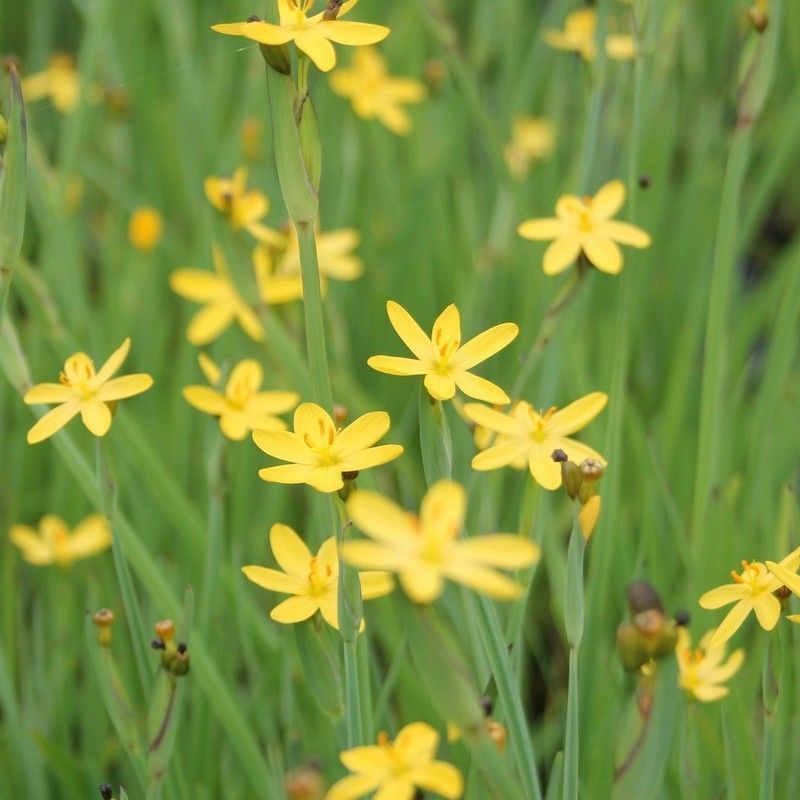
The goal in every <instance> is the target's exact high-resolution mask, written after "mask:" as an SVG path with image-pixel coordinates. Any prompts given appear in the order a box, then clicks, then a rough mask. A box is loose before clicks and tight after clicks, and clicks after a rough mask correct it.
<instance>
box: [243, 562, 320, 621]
mask: <svg viewBox="0 0 800 800" xmlns="http://www.w3.org/2000/svg"><path fill="white" fill-rule="evenodd" d="M242 572H243V573H244V575H245V577H246V578H247V580H249V581H252V582H253V583H255V584H257V585H258V586H260V587H261V588H262V589H269V591H271V592H285V593H286V594H298V593H299V592H304V591H305V590H306V589H307V588H308V580H306V579H300V578H298V577H297V576H296V575H286V574H285V573H283V572H279V571H278V570H277V569H270V568H269V567H259V566H248V567H242ZM312 613H313V612H312Z"/></svg>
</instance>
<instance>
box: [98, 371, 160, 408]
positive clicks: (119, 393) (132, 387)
mask: <svg viewBox="0 0 800 800" xmlns="http://www.w3.org/2000/svg"><path fill="white" fill-rule="evenodd" d="M152 385H153V378H152V377H151V376H150V375H147V374H145V373H144V372H139V373H136V374H134V375H123V376H122V377H121V378H112V379H111V380H110V381H108V382H107V383H104V384H103V385H102V386H101V387H100V388H99V389H98V391H97V397H98V398H99V399H100V400H102V401H103V402H106V403H108V402H111V401H112V400H123V399H125V398H126V397H133V396H134V395H137V394H141V393H142V392H146V391H147V390H148V389H149V388H150V387H151V386H152Z"/></svg>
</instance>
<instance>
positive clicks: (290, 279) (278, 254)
mask: <svg viewBox="0 0 800 800" xmlns="http://www.w3.org/2000/svg"><path fill="white" fill-rule="evenodd" d="M360 239H361V237H360V236H359V234H358V231H355V230H353V229H352V228H339V229H337V230H333V231H322V232H320V233H317V235H316V242H317V261H318V263H319V276H320V286H321V288H322V292H323V294H324V293H325V291H326V289H327V279H328V278H333V279H334V280H338V281H352V280H355V279H356V278H358V277H359V276H360V275H361V273H362V272H363V269H364V266H363V264H362V263H361V259H360V258H358V256H356V255H354V254H353V250H354V249H355V248H356V247H358V243H359V241H360ZM253 266H254V268H255V273H256V280H257V282H258V289H259V294H260V295H261V299H262V300H263V301H264V302H265V303H268V304H270V305H276V304H278V303H290V302H292V301H293V300H299V299H300V298H301V297H302V296H303V278H302V275H301V271H300V244H299V242H298V239H297V231H296V230H295V228H294V226H293V225H292V226H290V227H289V228H288V229H287V231H286V233H285V234H282V239H281V240H280V243H279V245H278V246H276V247H272V246H269V247H268V246H266V245H262V244H259V245H258V246H257V247H256V249H255V250H254V251H253Z"/></svg>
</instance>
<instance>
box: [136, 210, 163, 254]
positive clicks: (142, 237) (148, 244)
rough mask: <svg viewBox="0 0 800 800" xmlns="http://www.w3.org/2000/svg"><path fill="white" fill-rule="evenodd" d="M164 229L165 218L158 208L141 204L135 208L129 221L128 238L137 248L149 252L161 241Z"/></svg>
mask: <svg viewBox="0 0 800 800" xmlns="http://www.w3.org/2000/svg"><path fill="white" fill-rule="evenodd" d="M163 231H164V218H163V217H162V216H161V214H160V213H159V211H158V209H156V208H152V207H151V206H141V207H140V208H137V209H135V210H134V212H133V213H132V214H131V218H130V221H129V222H128V240H129V241H130V243H131V244H132V245H133V246H134V247H135V248H136V249H137V250H142V251H143V252H147V251H148V250H152V249H153V248H154V247H155V246H156V245H157V244H158V243H159V242H160V241H161V234H162V233H163Z"/></svg>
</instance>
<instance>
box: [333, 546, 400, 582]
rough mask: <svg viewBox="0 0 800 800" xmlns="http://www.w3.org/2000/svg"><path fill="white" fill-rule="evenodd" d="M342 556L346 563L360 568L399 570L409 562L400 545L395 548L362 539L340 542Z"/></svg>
mask: <svg viewBox="0 0 800 800" xmlns="http://www.w3.org/2000/svg"><path fill="white" fill-rule="evenodd" d="M342 558H343V559H344V560H345V561H346V562H347V563H348V564H352V565H353V566H354V567H359V568H360V569H367V570H389V571H391V572H399V571H400V570H402V569H405V568H406V567H407V566H408V565H409V563H410V557H409V556H408V555H407V554H405V553H404V552H403V550H402V549H401V548H400V547H396V548H395V547H392V546H390V545H386V544H378V543H377V542H369V541H365V540H364V539H359V540H356V541H347V542H342ZM364 574H366V573H364Z"/></svg>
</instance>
